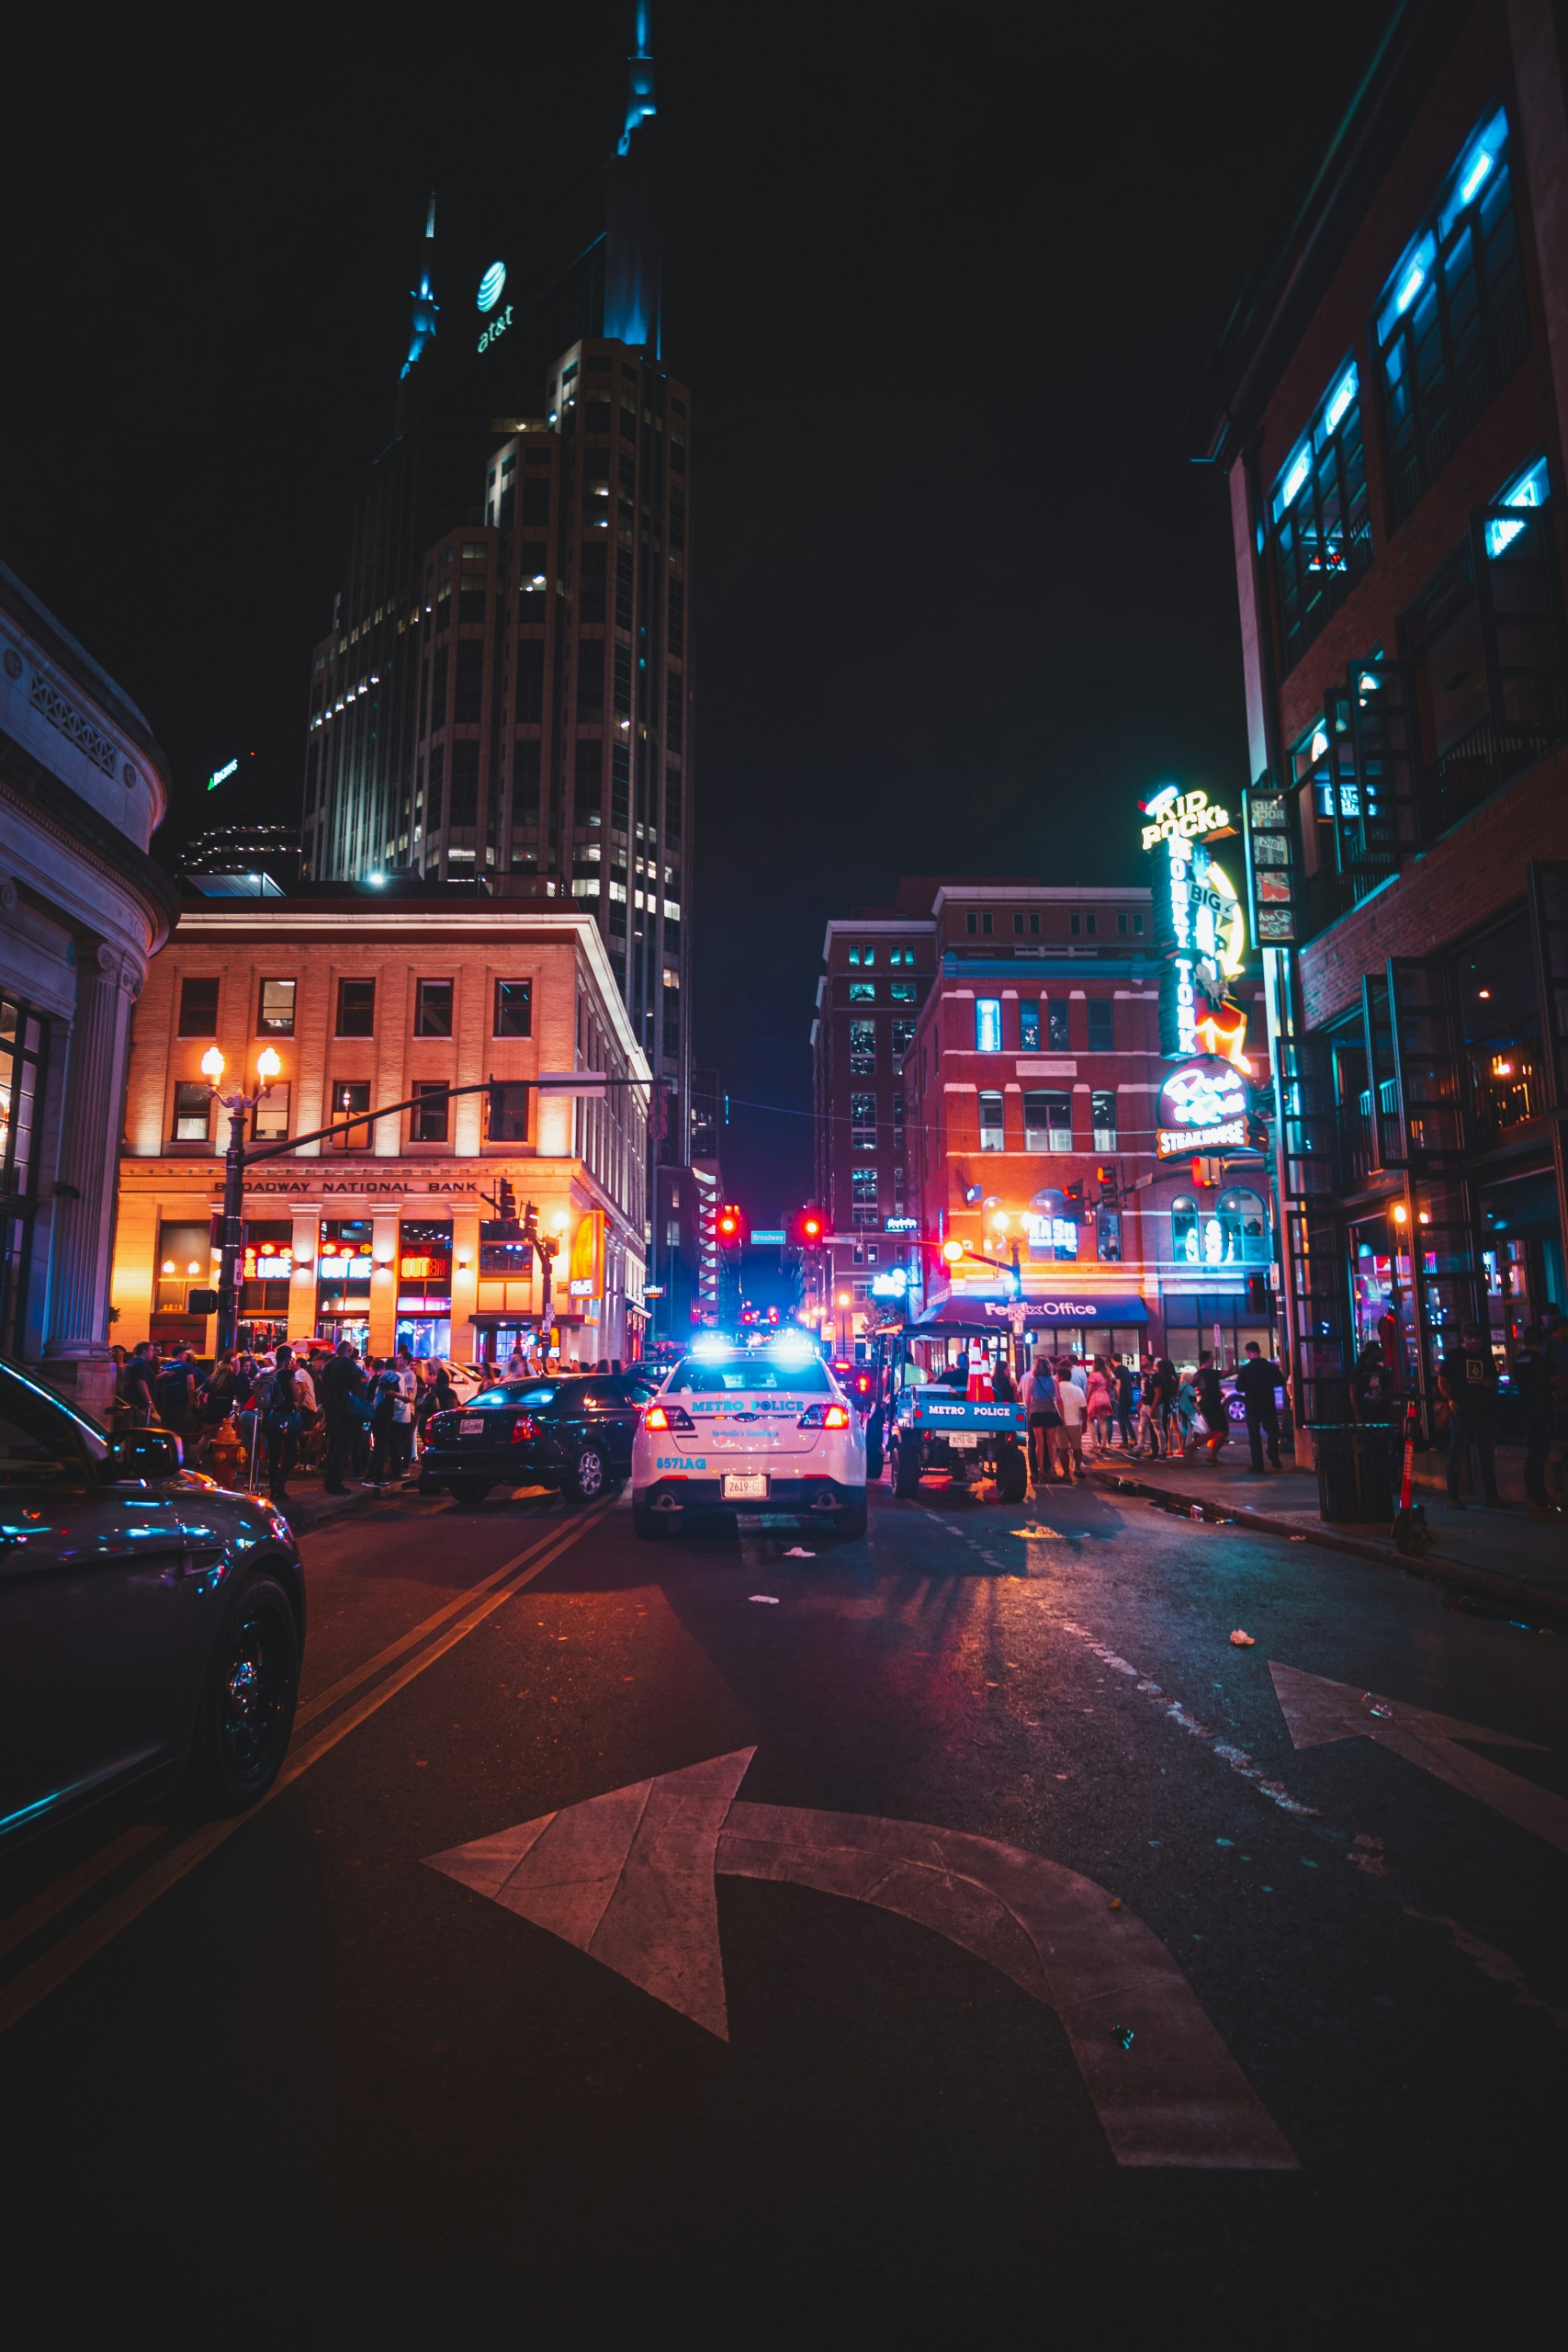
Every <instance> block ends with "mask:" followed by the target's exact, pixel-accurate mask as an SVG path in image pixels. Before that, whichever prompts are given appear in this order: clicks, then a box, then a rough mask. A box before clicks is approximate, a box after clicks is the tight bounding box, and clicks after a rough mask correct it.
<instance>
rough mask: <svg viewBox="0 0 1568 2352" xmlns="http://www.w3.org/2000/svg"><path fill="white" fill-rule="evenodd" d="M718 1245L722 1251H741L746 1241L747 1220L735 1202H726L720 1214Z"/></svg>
mask: <svg viewBox="0 0 1568 2352" xmlns="http://www.w3.org/2000/svg"><path fill="white" fill-rule="evenodd" d="M717 1222H718V1243H719V1248H720V1249H721V1250H739V1249H740V1248H741V1247H742V1246H743V1245H744V1243H745V1239H746V1220H745V1218H744V1217H743V1216H742V1215H741V1214H740V1210H739V1206H738V1205H737V1204H736V1203H735V1202H734V1201H726V1202H724V1203H723V1204H722V1205H721V1207H720V1209H719V1212H718V1220H717Z"/></svg>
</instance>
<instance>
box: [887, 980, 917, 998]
mask: <svg viewBox="0 0 1568 2352" xmlns="http://www.w3.org/2000/svg"><path fill="white" fill-rule="evenodd" d="M887 993H888V995H889V996H890V997H891V998H892V1000H893V1001H894V1003H895V1004H913V1003H914V1001H915V983H914V981H913V980H890V981H889V982H888V984H887Z"/></svg>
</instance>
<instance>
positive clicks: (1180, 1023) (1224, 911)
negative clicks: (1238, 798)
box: [1144, 785, 1247, 1060]
mask: <svg viewBox="0 0 1568 2352" xmlns="http://www.w3.org/2000/svg"><path fill="white" fill-rule="evenodd" d="M1144 814H1145V817H1146V818H1148V819H1149V820H1150V821H1149V822H1148V823H1147V824H1145V827H1144V847H1145V850H1147V851H1148V852H1149V853H1150V854H1151V855H1152V856H1153V857H1154V859H1155V885H1154V899H1155V929H1156V934H1157V935H1158V937H1159V939H1160V942H1161V944H1162V945H1163V946H1164V948H1165V950H1166V957H1167V961H1166V968H1165V972H1164V974H1163V975H1162V978H1161V981H1160V996H1159V1033H1160V1035H1159V1043H1160V1051H1161V1053H1162V1054H1164V1055H1166V1056H1167V1057H1168V1058H1169V1059H1172V1060H1185V1059H1187V1058H1188V1057H1190V1056H1191V1055H1194V1054H1196V1053H1198V1052H1200V1051H1201V1048H1202V1047H1203V1046H1205V1045H1213V1044H1216V1043H1218V1042H1219V1041H1218V1038H1217V1037H1216V1036H1215V1035H1214V1034H1213V1031H1211V1034H1210V1035H1209V1036H1207V1037H1205V1036H1204V1035H1202V1034H1201V1023H1203V1021H1204V1018H1205V1014H1207V1013H1211V1012H1212V1009H1213V1007H1216V1006H1223V1005H1224V1001H1225V993H1226V990H1227V988H1228V986H1229V983H1230V982H1231V981H1232V980H1233V979H1234V978H1235V976H1236V974H1237V973H1238V972H1239V971H1240V970H1241V967H1242V966H1243V964H1244V963H1245V961H1246V959H1247V915H1246V911H1245V910H1244V908H1243V905H1242V901H1241V897H1240V894H1239V892H1238V891H1237V889H1236V888H1235V884H1234V883H1233V882H1232V880H1231V878H1230V876H1229V875H1228V874H1227V873H1226V871H1225V869H1224V866H1223V865H1221V864H1220V862H1219V860H1218V858H1216V857H1215V856H1214V854H1213V852H1212V850H1211V849H1210V848H1209V847H1208V846H1207V843H1206V842H1205V840H1204V839H1203V838H1202V836H1205V835H1207V836H1209V837H1211V838H1212V837H1213V835H1214V834H1215V833H1219V832H1227V833H1228V832H1229V831H1231V830H1232V827H1231V820H1230V812H1229V811H1228V809H1221V808H1219V807H1217V806H1216V805H1215V804H1213V803H1212V802H1211V801H1210V798H1209V796H1208V794H1207V793H1206V792H1186V793H1181V792H1178V791H1177V789H1176V786H1174V785H1167V786H1165V788H1164V790H1163V791H1160V792H1156V794H1155V796H1154V798H1153V799H1152V800H1150V801H1148V802H1147V803H1145V809H1144Z"/></svg>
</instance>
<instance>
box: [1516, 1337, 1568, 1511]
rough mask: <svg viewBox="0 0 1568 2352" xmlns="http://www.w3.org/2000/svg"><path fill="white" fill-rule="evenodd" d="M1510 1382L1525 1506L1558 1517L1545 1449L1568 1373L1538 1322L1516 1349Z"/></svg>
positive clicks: (1549, 1438)
mask: <svg viewBox="0 0 1568 2352" xmlns="http://www.w3.org/2000/svg"><path fill="white" fill-rule="evenodd" d="M1513 1385H1514V1392H1515V1394H1516V1395H1517V1397H1518V1400H1519V1418H1520V1419H1521V1421H1522V1422H1523V1424H1524V1432H1525V1507H1526V1509H1527V1510H1529V1511H1531V1512H1533V1513H1534V1514H1536V1515H1537V1516H1538V1517H1546V1518H1551V1519H1561V1517H1562V1512H1561V1510H1559V1509H1558V1508H1557V1506H1556V1505H1555V1504H1554V1503H1553V1502H1552V1500H1551V1496H1550V1495H1549V1494H1548V1493H1547V1491H1546V1453H1547V1448H1548V1446H1549V1445H1550V1444H1551V1431H1552V1426H1553V1423H1554V1421H1555V1419H1556V1409H1557V1399H1558V1398H1559V1397H1562V1395H1563V1393H1564V1391H1568V1373H1563V1372H1561V1371H1559V1369H1558V1367H1557V1364H1556V1362H1555V1360H1554V1359H1553V1357H1552V1356H1551V1355H1550V1354H1549V1353H1548V1351H1547V1348H1546V1339H1545V1334H1544V1332H1543V1331H1542V1330H1541V1329H1540V1325H1539V1324H1535V1323H1532V1324H1531V1325H1530V1327H1529V1329H1528V1330H1527V1331H1526V1333H1525V1335H1524V1345H1523V1346H1522V1347H1520V1348H1518V1349H1517V1350H1516V1351H1515V1353H1514V1363H1513Z"/></svg>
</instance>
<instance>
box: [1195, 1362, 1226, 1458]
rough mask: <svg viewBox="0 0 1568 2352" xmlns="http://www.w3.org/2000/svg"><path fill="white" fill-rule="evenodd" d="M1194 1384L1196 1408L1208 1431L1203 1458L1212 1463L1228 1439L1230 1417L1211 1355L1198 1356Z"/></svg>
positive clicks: (1216, 1367)
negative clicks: (1196, 1374)
mask: <svg viewBox="0 0 1568 2352" xmlns="http://www.w3.org/2000/svg"><path fill="white" fill-rule="evenodd" d="M1195 1385H1196V1387H1197V1392H1198V1410H1199V1411H1200V1413H1201V1415H1202V1416H1203V1427H1204V1429H1205V1430H1206V1431H1207V1432H1208V1434H1207V1438H1206V1440H1205V1442H1204V1446H1203V1459H1204V1460H1205V1461H1206V1462H1210V1463H1214V1462H1217V1461H1218V1460H1219V1458H1220V1448H1221V1447H1222V1446H1223V1445H1224V1444H1226V1443H1227V1442H1228V1441H1229V1438H1230V1433H1231V1417H1230V1414H1229V1412H1228V1410H1227V1409H1226V1406H1225V1392H1224V1388H1222V1386H1221V1385H1220V1368H1219V1366H1218V1364H1216V1363H1215V1362H1214V1359H1213V1356H1212V1355H1211V1356H1200V1357H1199V1359H1198V1378H1197V1382H1196V1384H1195Z"/></svg>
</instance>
